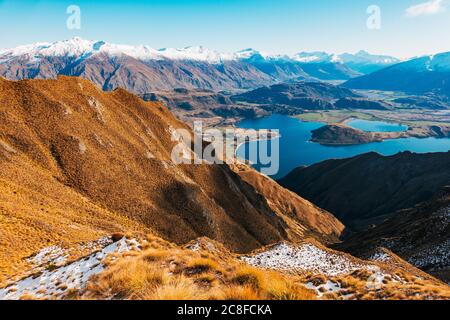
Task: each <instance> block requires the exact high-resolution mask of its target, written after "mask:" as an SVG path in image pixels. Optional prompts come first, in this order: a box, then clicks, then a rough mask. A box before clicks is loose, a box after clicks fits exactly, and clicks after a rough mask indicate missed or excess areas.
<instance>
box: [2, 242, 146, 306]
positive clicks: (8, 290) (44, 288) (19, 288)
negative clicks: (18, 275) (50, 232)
mask: <svg viewBox="0 0 450 320" xmlns="http://www.w3.org/2000/svg"><path fill="white" fill-rule="evenodd" d="M99 243H106V239H105V238H101V239H99V240H98V241H96V242H92V243H90V244H88V246H91V247H92V248H95V247H96V246H97V245H98V244H99ZM130 250H139V243H138V242H137V241H136V240H135V239H131V240H127V239H126V238H122V239H121V240H119V241H117V242H114V243H110V244H107V245H106V246H105V247H103V248H102V249H101V250H100V251H97V252H95V253H92V254H91V255H89V256H86V257H84V258H82V259H79V260H77V261H74V262H72V263H69V264H67V265H64V266H61V267H58V268H56V269H53V270H50V269H48V270H45V271H43V272H41V273H40V274H38V275H35V276H30V277H27V278H25V279H22V280H20V281H18V282H16V283H14V284H12V285H10V286H8V287H5V288H2V289H0V300H16V299H20V298H21V297H23V296H26V295H31V296H32V297H33V298H44V299H45V298H47V299H55V298H62V297H64V295H65V294H67V293H68V292H70V291H71V290H82V289H84V287H85V286H86V284H87V282H88V280H89V278H90V277H91V276H93V275H95V274H98V273H100V272H101V271H103V270H104V268H105V265H104V263H103V262H102V261H103V260H104V259H105V258H106V256H107V255H109V254H112V253H121V252H126V251H130ZM58 254H60V255H59V256H58ZM61 254H64V250H63V249H61V248H59V247H56V246H54V247H49V248H46V249H43V250H41V251H40V252H39V253H38V254H37V255H35V256H34V257H33V258H31V259H33V261H35V262H36V263H40V264H41V265H42V264H43V263H45V262H47V263H48V262H50V263H52V262H54V261H55V259H58V260H59V259H61V257H63V255H61ZM55 257H56V258H55Z"/></svg>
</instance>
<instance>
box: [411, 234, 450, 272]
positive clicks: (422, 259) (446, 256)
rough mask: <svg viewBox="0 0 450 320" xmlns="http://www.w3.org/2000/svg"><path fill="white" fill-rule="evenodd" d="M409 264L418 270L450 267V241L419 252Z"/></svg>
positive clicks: (412, 257)
mask: <svg viewBox="0 0 450 320" xmlns="http://www.w3.org/2000/svg"><path fill="white" fill-rule="evenodd" d="M408 262H409V263H411V264H412V265H414V266H416V267H418V268H426V267H433V268H438V267H446V266H448V265H449V264H450V239H449V240H446V241H444V242H441V243H439V244H437V245H436V246H434V247H429V248H427V249H426V250H422V251H419V252H418V253H416V254H415V255H413V256H411V257H410V258H409V259H408Z"/></svg>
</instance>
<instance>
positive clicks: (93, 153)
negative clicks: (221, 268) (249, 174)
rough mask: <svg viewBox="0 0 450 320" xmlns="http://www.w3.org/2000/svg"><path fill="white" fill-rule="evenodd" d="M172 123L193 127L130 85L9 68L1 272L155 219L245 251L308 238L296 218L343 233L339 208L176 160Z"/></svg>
mask: <svg viewBox="0 0 450 320" xmlns="http://www.w3.org/2000/svg"><path fill="white" fill-rule="evenodd" d="M173 128H187V127H186V125H184V124H183V123H181V122H179V121H178V120H176V119H175V118H174V117H173V116H172V114H171V113H170V112H169V111H168V110H167V109H166V108H165V107H163V106H162V105H160V104H158V103H149V102H144V101H143V100H141V99H139V98H138V97H136V96H134V95H132V94H130V93H128V92H126V91H125V90H122V89H118V90H115V91H114V92H110V93H105V92H102V91H101V90H99V89H98V88H97V87H95V86H94V85H92V84H91V83H90V82H88V81H86V80H82V79H78V78H69V77H60V78H58V79H57V80H26V81H19V82H11V81H7V80H3V79H0V163H1V167H2V170H1V172H0V188H1V194H0V222H1V225H2V229H1V231H0V232H1V235H2V236H1V239H2V242H0V261H2V263H1V265H0V268H2V269H1V270H0V271H1V272H0V275H1V276H6V275H11V274H17V273H18V272H19V271H17V270H14V268H17V267H18V266H20V265H23V264H26V262H24V258H25V257H27V256H28V255H30V254H31V253H33V252H36V251H37V250H39V249H41V248H42V247H45V246H49V245H52V244H59V245H71V244H73V243H77V242H80V241H87V240H93V239H96V238H98V236H99V235H102V234H105V233H111V232H113V231H127V230H137V231H142V232H147V231H148V230H154V231H156V232H157V233H158V234H160V235H161V236H163V237H164V238H166V239H169V240H171V241H174V242H177V243H185V242H188V241H189V240H192V239H194V238H196V237H198V236H208V237H210V238H212V239H215V240H218V241H220V242H223V243H224V244H225V245H226V246H227V247H228V248H230V249H232V250H234V251H238V252H247V251H250V250H253V249H255V248H257V247H259V246H261V245H265V244H270V243H274V242H277V241H280V240H282V239H291V238H293V239H295V238H299V237H301V235H300V234H299V233H298V230H297V229H298V225H299V224H300V225H301V226H302V227H303V228H306V229H313V230H314V233H316V234H321V233H325V234H326V237H327V238H330V237H331V238H332V237H335V235H338V234H339V233H340V231H341V225H340V224H339V223H338V222H337V221H335V220H333V218H332V217H331V216H328V215H327V219H330V220H332V222H330V224H329V226H328V227H327V228H323V226H322V223H317V224H315V222H314V220H309V221H308V220H304V219H303V220H298V221H295V217H294V218H292V217H288V216H287V215H286V216H285V215H284V212H281V211H279V210H274V209H273V208H271V206H270V205H269V204H268V203H267V201H266V200H265V199H264V197H263V195H261V194H260V193H258V192H257V190H255V188H254V187H253V186H252V185H250V184H249V183H247V182H244V181H243V180H242V179H241V178H240V177H239V176H238V175H237V174H236V173H234V172H233V171H232V170H231V169H230V168H229V167H228V166H226V165H222V166H220V165H195V166H194V165H183V166H175V165H174V164H173V163H172V162H171V156H170V155H171V151H172V148H173V146H174V145H175V144H176V143H177V142H175V141H172V139H171V137H172V131H173ZM285 201H286V202H289V201H290V199H286V200H285ZM316 213H320V214H322V211H320V210H318V209H317V208H315V207H312V206H305V208H304V211H302V212H301V213H300V212H299V213H298V215H299V216H300V215H301V214H305V215H308V216H313V215H315V214H316ZM293 219H294V221H295V223H293ZM303 222H308V224H306V225H302V223H303ZM291 226H292V227H291ZM1 280H2V279H0V281H1Z"/></svg>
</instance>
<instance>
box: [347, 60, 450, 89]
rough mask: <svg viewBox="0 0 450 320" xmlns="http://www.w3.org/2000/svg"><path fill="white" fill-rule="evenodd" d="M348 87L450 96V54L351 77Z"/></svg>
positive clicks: (403, 63) (407, 62)
mask: <svg viewBox="0 0 450 320" xmlns="http://www.w3.org/2000/svg"><path fill="white" fill-rule="evenodd" d="M344 86H345V87H347V88H353V89H373V90H388V91H402V92H406V93H410V94H424V93H431V92H432V93H436V94H441V95H447V96H448V95H450V53H449V52H446V53H440V54H436V55H431V56H425V57H420V58H417V59H413V60H410V61H406V62H402V63H399V64H396V65H393V66H391V67H387V68H385V69H381V70H379V71H377V72H374V73H372V74H369V75H365V76H362V77H358V78H355V79H351V80H349V81H347V82H346V83H345V84H344Z"/></svg>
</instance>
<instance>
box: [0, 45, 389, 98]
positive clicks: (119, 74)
mask: <svg viewBox="0 0 450 320" xmlns="http://www.w3.org/2000/svg"><path fill="white" fill-rule="evenodd" d="M303 55H304V54H297V55H291V56H289V55H269V54H264V53H261V52H259V51H256V50H253V49H245V50H242V51H238V52H235V53H221V52H217V51H214V50H210V49H207V48H204V47H186V48H182V49H174V48H163V49H154V48H151V47H150V46H146V45H141V46H130V45H116V44H110V43H107V42H105V41H89V40H84V39H81V38H77V37H76V38H73V39H70V40H64V41H58V42H54V43H36V44H31V45H24V46H19V47H16V48H13V49H5V50H0V76H3V77H5V78H7V79H10V80H20V79H27V78H32V79H34V78H44V79H47V78H55V77H56V76H58V75H69V76H81V77H84V78H86V79H88V80H91V81H93V82H94V83H95V84H97V85H99V86H101V87H102V88H103V89H105V90H112V89H115V88H117V87H122V88H124V89H127V90H130V91H133V92H134V93H138V94H145V93H148V92H150V91H154V90H170V89H173V88H179V87H181V88H187V89H211V90H217V91H219V90H235V89H252V88H256V87H259V86H263V85H271V84H274V83H277V82H283V81H287V80H305V79H319V80H348V79H351V78H353V77H357V76H359V75H361V74H362V73H361V70H358V69H360V68H358V67H357V64H358V63H363V64H369V65H371V66H372V67H371V68H375V69H380V68H383V67H385V66H387V65H390V64H391V63H393V62H394V61H397V60H396V59H395V58H391V57H386V58H384V59H379V58H377V57H378V56H372V55H370V54H367V53H366V54H365V55H362V54H361V53H357V54H355V55H351V54H344V55H340V56H336V57H335V55H329V54H326V53H321V56H322V58H321V59H315V58H314V56H315V55H317V53H315V54H312V55H310V59H305V58H302V56H303ZM327 57H328V58H327ZM361 61H362V62H361ZM350 65H353V66H354V68H355V69H352V68H351V67H350Z"/></svg>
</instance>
